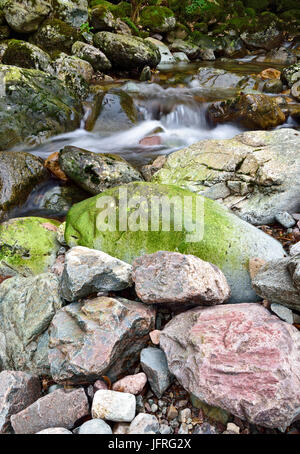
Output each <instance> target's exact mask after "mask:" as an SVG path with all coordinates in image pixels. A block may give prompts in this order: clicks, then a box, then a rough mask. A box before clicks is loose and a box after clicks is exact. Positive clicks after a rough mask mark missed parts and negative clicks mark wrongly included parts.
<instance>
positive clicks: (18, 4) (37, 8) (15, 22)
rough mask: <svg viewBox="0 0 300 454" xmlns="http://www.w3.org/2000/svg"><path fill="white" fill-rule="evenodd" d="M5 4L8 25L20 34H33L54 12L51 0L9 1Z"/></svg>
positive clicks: (4, 10)
mask: <svg viewBox="0 0 300 454" xmlns="http://www.w3.org/2000/svg"><path fill="white" fill-rule="evenodd" d="M2 3H4V8H3V12H4V16H5V19H6V21H7V23H8V25H9V26H10V27H11V28H12V29H13V30H14V31H16V32H18V33H31V32H33V31H35V30H37V29H38V26H39V25H40V23H41V22H42V21H43V20H44V19H45V18H46V17H47V16H48V15H49V14H50V12H51V11H52V6H51V1H50V0H39V1H36V0H22V1H20V0H8V1H5V2H2Z"/></svg>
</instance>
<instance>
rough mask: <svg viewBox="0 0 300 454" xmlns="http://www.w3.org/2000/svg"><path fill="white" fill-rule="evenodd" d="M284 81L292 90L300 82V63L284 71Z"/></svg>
mask: <svg viewBox="0 0 300 454" xmlns="http://www.w3.org/2000/svg"><path fill="white" fill-rule="evenodd" d="M282 80H283V82H285V83H286V84H287V85H288V87H289V88H291V87H292V86H293V85H294V84H295V83H296V82H298V80H300V63H297V64H295V65H291V66H288V67H287V68H284V69H283V70H282Z"/></svg>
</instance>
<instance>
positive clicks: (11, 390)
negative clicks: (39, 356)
mask: <svg viewBox="0 0 300 454" xmlns="http://www.w3.org/2000/svg"><path fill="white" fill-rule="evenodd" d="M40 396H41V384H40V381H39V379H38V377H35V376H34V375H30V374H27V373H25V372H15V371H9V370H4V371H3V372H1V373H0V433H6V432H9V431H10V429H11V425H10V417H11V416H12V415H14V414H16V413H19V412H20V411H22V410H24V408H26V407H28V406H29V405H31V404H32V403H33V402H35V401H36V400H37V399H38V398H39V397H40Z"/></svg>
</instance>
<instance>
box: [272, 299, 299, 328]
mask: <svg viewBox="0 0 300 454" xmlns="http://www.w3.org/2000/svg"><path fill="white" fill-rule="evenodd" d="M271 311H272V312H274V314H276V315H278V317H279V318H281V320H284V321H285V322H287V323H290V324H293V323H294V317H293V312H292V311H291V310H290V309H288V308H287V307H284V306H282V305H281V304H277V303H272V304H271Z"/></svg>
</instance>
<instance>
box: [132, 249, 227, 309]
mask: <svg viewBox="0 0 300 454" xmlns="http://www.w3.org/2000/svg"><path fill="white" fill-rule="evenodd" d="M132 279H133V281H134V283H135V290H136V293H137V295H138V297H139V298H140V299H141V300H142V301H143V302H144V303H147V304H153V303H155V304H157V303H164V304H171V305H172V304H173V305H174V304H175V303H176V304H183V305H184V304H192V303H193V304H200V305H209V306H210V305H215V304H221V303H223V302H224V301H226V300H227V299H228V298H229V297H230V288H229V285H228V283H227V280H226V278H225V276H224V274H223V273H222V271H221V270H219V269H218V268H217V267H216V266H215V265H212V264H211V263H209V262H205V261H203V260H201V259H200V258H198V257H195V256H193V255H184V254H180V253H178V252H168V251H159V252H156V253H154V254H149V255H143V256H141V257H138V258H137V259H136V260H135V261H134V262H133V271H132Z"/></svg>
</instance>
